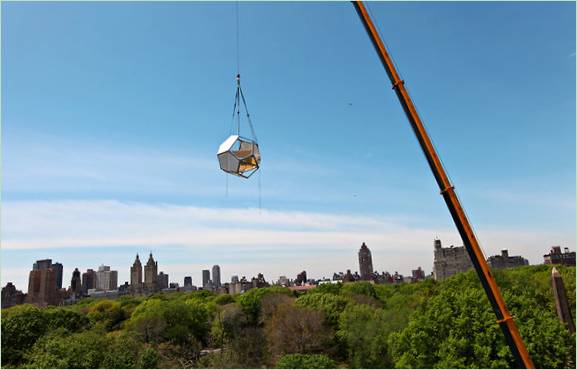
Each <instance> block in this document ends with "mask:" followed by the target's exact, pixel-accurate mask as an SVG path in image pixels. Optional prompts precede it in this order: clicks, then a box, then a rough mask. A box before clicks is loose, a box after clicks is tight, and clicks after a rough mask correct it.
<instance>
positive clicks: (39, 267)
mask: <svg viewBox="0 0 577 370" xmlns="http://www.w3.org/2000/svg"><path fill="white" fill-rule="evenodd" d="M26 301H27V302H28V303H32V304H35V305H37V306H47V305H57V304H58V303H60V301H61V295H60V293H59V291H58V289H57V287H56V271H55V270H54V269H53V268H52V260H39V261H36V263H35V264H34V268H33V270H32V271H30V275H29V276H28V295H27V297H26Z"/></svg>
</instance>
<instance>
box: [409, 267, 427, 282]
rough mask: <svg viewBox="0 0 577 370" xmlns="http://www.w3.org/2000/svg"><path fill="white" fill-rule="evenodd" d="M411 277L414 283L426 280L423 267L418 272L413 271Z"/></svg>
mask: <svg viewBox="0 0 577 370" xmlns="http://www.w3.org/2000/svg"><path fill="white" fill-rule="evenodd" d="M411 275H412V281H413V282H415V281H420V280H425V271H423V270H422V269H421V266H419V268H417V269H416V270H412V271H411Z"/></svg>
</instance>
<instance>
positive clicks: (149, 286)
mask: <svg viewBox="0 0 577 370" xmlns="http://www.w3.org/2000/svg"><path fill="white" fill-rule="evenodd" d="M157 276H158V262H155V261H154V258H152V252H151V253H150V256H149V257H148V262H146V266H144V287H145V289H146V290H147V291H148V292H155V291H156V290H157V283H156V279H157Z"/></svg>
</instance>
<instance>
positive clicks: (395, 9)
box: [1, 2, 576, 290]
mask: <svg viewBox="0 0 577 370" xmlns="http://www.w3.org/2000/svg"><path fill="white" fill-rule="evenodd" d="M369 7H370V10H371V12H372V15H373V17H374V21H375V23H376V24H377V25H378V27H379V28H380V30H381V33H382V36H383V38H384V40H385V42H386V43H387V45H388V47H389V48H390V52H391V54H392V55H393V58H394V59H395V61H396V63H397V66H398V68H399V71H400V73H401V75H402V77H403V78H404V79H405V81H406V86H407V87H408V89H409V91H410V93H411V95H412V97H413V100H414V102H415V103H416V105H417V108H418V110H419V112H420V114H421V115H422V119H423V120H424V122H425V124H426V125H427V128H428V130H429V133H430V135H431V136H432V138H433V141H434V142H435V144H436V147H437V149H438V151H439V153H440V155H441V158H442V159H443V162H444V164H445V166H446V168H447V171H448V173H449V175H450V176H451V178H452V180H453V182H454V184H455V186H456V189H457V192H458V194H459V196H460V198H461V200H462V202H463V205H464V207H465V209H466V210H467V212H468V215H469V217H470V219H471V221H472V223H473V225H474V226H475V228H476V230H477V234H478V237H479V239H480V241H481V243H482V245H483V248H484V250H485V253H486V254H488V255H492V254H495V253H498V252H499V250H500V249H503V248H507V249H509V250H510V253H511V254H522V255H524V256H525V257H526V258H529V260H530V262H531V263H540V262H541V261H542V255H543V254H545V253H547V251H548V249H549V247H550V246H551V245H561V246H567V247H569V248H571V249H574V248H575V223H576V217H575V4H574V3H570V2H566V3H515V2H513V3H493V2H490V3H489V2H488V3H452V2H448V3H370V4H369ZM235 18H236V13H235V3H109V2H102V3H11V2H3V3H2V169H3V171H2V173H3V176H2V178H3V181H2V185H3V186H2V201H3V207H2V265H1V266H2V283H3V284H5V283H6V282H7V281H14V282H15V283H16V285H17V287H18V288H21V289H23V290H26V288H27V286H26V285H27V274H28V270H29V269H30V267H31V265H32V263H33V262H34V261H35V260H36V259H41V258H52V259H54V260H58V261H60V262H62V263H63V264H64V269H65V270H64V273H65V276H64V280H65V282H69V280H70V277H71V272H72V270H73V269H74V267H79V268H80V269H81V270H85V269H86V268H95V267H97V266H98V265H99V264H107V265H111V266H112V267H113V269H117V270H118V271H119V280H120V281H125V280H128V278H129V276H128V275H129V274H128V272H129V265H130V264H131V263H132V261H133V259H134V254H135V253H137V252H139V253H141V254H146V253H148V252H149V251H152V252H153V253H154V255H155V256H158V259H159V266H160V269H161V270H164V271H165V272H167V273H168V274H169V275H170V280H171V281H177V282H180V283H182V279H183V277H184V276H187V275H192V276H193V279H194V282H195V283H198V282H199V280H200V279H199V278H200V271H201V270H202V269H203V268H209V267H211V266H212V265H213V264H220V265H221V268H222V275H223V277H224V278H225V279H229V278H230V276H231V275H233V274H238V275H241V276H242V275H247V276H252V275H256V273H257V272H259V271H260V272H263V273H264V274H265V277H266V278H267V279H269V280H272V279H277V278H278V276H279V275H287V276H291V277H293V276H294V275H296V273H298V272H300V271H301V270H303V269H306V270H307V271H308V273H309V275H312V276H315V277H322V276H329V275H332V272H333V271H344V270H345V269H347V268H351V269H352V270H353V271H354V270H357V269H358V266H357V255H356V252H357V250H358V248H359V247H360V245H361V243H362V242H363V241H364V242H367V245H368V246H369V248H371V250H372V251H373V265H374V267H375V268H376V269H378V270H379V271H382V270H388V271H391V272H392V271H399V272H401V273H405V274H407V273H410V270H411V269H413V268H416V267H417V266H422V267H423V268H424V269H425V270H426V272H427V273H429V272H430V271H431V268H432V241H433V238H434V237H435V236H439V237H441V239H442V240H443V242H444V243H445V244H455V245H460V244H461V242H460V239H459V237H458V234H457V233H456V231H455V229H454V226H453V224H452V220H451V219H450V216H449V213H448V211H447V210H446V207H445V205H444V203H443V201H442V198H441V197H440V196H439V193H438V189H437V186H436V184H435V182H434V179H433V176H432V174H431V173H430V170H429V168H428V167H427V164H426V161H425V159H424V157H423V155H422V153H421V151H420V148H419V147H418V144H417V141H416V140H415V138H414V135H413V133H412V131H411V129H410V126H409V124H408V122H407V120H406V118H405V117H404V115H403V112H402V110H401V107H400V104H399V103H398V101H397V99H396V97H395V95H394V93H393V91H392V90H391V88H390V82H389V81H388V80H387V76H386V74H385V72H384V70H383V67H382V66H381V65H380V62H379V59H378V58H377V56H376V54H375V52H374V50H373V48H372V45H371V44H370V42H369V39H368V37H367V35H366V34H365V31H364V29H363V27H362V26H361V23H360V21H359V19H358V16H357V15H356V13H355V11H354V9H353V7H352V5H350V4H349V3H348V2H341V3H241V4H240V72H241V75H242V83H243V88H244V91H245V94H246V98H247V103H248V107H249V110H250V112H251V116H252V119H253V123H254V125H255V128H256V132H257V135H258V137H259V142H260V145H261V150H262V154H263V162H262V171H261V173H260V175H255V176H254V177H253V178H251V179H249V180H248V181H245V180H241V179H237V178H229V195H228V197H226V196H225V191H226V179H225V175H224V174H223V173H222V172H221V171H220V170H219V168H218V162H217V160H216V149H217V148H218V145H219V144H220V142H222V141H223V140H224V139H225V138H226V136H227V134H228V132H229V127H230V119H231V110H232V104H233V98H234V89H235V85H234V84H235V81H234V76H235V74H236V31H235V29H236V23H235ZM259 176H260V181H261V189H262V193H261V194H262V195H261V197H262V209H261V210H259V209H258V198H259V195H258V194H259V191H258V189H259V187H258V181H259Z"/></svg>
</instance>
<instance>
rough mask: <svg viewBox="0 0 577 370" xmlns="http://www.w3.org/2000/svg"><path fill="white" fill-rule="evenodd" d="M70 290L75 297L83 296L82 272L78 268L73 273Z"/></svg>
mask: <svg viewBox="0 0 577 370" xmlns="http://www.w3.org/2000/svg"><path fill="white" fill-rule="evenodd" d="M70 290H71V291H72V294H73V295H74V297H76V298H78V297H80V296H82V279H81V278H80V271H79V270H78V267H77V268H75V269H74V271H73V272H72V280H71V281H70Z"/></svg>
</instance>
